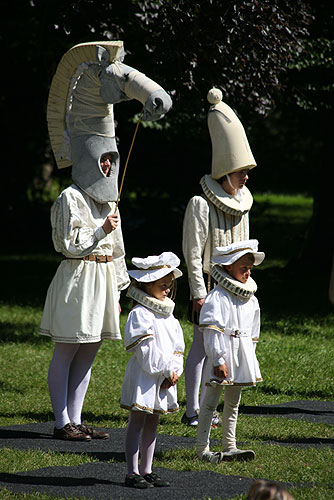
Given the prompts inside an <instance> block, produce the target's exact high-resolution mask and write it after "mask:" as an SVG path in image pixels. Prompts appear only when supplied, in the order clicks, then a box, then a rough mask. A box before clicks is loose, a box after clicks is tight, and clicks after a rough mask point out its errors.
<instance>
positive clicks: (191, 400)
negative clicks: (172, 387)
mask: <svg viewBox="0 0 334 500" xmlns="http://www.w3.org/2000/svg"><path fill="white" fill-rule="evenodd" d="M206 360H207V357H206V354H205V350H204V340H203V333H202V332H201V331H200V329H199V327H198V325H195V324H194V338H193V343H192V345H191V348H190V351H189V353H188V356H187V361H186V364H185V367H184V376H185V383H186V398H187V408H186V415H187V417H189V418H190V417H193V416H194V415H195V414H196V410H198V409H199V408H200V406H201V405H202V401H203V400H204V396H205V392H206V386H205V370H206V367H207V363H206ZM201 380H203V381H204V383H203V384H202V389H201V399H200V401H199V391H200V386H201Z"/></svg>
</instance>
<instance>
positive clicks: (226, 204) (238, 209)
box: [200, 175, 253, 216]
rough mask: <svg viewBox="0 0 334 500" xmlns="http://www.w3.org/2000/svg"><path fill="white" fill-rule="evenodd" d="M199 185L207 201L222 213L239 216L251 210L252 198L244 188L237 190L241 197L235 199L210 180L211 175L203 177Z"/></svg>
mask: <svg viewBox="0 0 334 500" xmlns="http://www.w3.org/2000/svg"><path fill="white" fill-rule="evenodd" d="M200 184H201V186H202V189H203V192H204V194H205V196H206V197H207V198H208V200H210V201H211V203H213V204H214V205H215V206H216V207H217V208H219V210H222V211H223V212H226V213H228V214H230V215H239V216H241V215H244V214H245V213H247V212H249V211H250V209H251V208H252V205H253V196H252V195H251V192H250V191H249V189H248V188H247V187H246V186H244V187H243V188H242V189H240V190H239V193H240V195H241V196H238V197H235V196H232V195H231V194H228V193H226V192H225V191H224V189H223V188H222V186H221V185H220V184H219V183H218V182H217V181H215V180H214V179H212V177H211V175H204V176H203V177H202V179H201V180H200Z"/></svg>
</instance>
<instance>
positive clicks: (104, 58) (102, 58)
mask: <svg viewBox="0 0 334 500" xmlns="http://www.w3.org/2000/svg"><path fill="white" fill-rule="evenodd" d="M96 57H97V60H98V61H99V62H100V63H101V64H103V65H104V66H108V64H109V63H110V60H109V58H110V55H109V52H108V51H107V49H105V48H104V47H102V46H101V45H96Z"/></svg>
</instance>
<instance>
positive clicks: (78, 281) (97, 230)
mask: <svg viewBox="0 0 334 500" xmlns="http://www.w3.org/2000/svg"><path fill="white" fill-rule="evenodd" d="M114 207H115V203H104V204H102V205H100V204H98V203H96V202H95V201H94V200H92V199H91V198H90V197H89V196H88V195H86V194H85V193H84V192H83V191H81V190H80V189H79V188H78V187H77V186H75V185H72V186H70V187H68V188H67V189H65V190H64V191H63V192H62V193H61V194H60V195H59V197H58V198H57V200H56V201H55V203H54V204H53V206H52V208H51V225H52V239H53V243H54V247H55V250H56V251H57V252H60V253H62V254H63V255H64V256H65V257H67V259H65V260H63V261H62V262H61V263H60V265H59V267H58V269H57V272H56V274H55V276H54V278H53V280H52V282H51V284H50V286H49V289H48V292H47V297H46V301H45V306H44V311H43V316H42V320H41V325H40V330H39V333H40V334H41V335H47V336H50V337H51V338H52V340H54V341H55V342H65V343H85V342H87V343H88V342H99V341H100V340H101V339H120V338H121V334H120V329H119V311H118V301H119V295H120V290H123V289H124V288H126V287H127V286H128V284H129V277H128V274H127V272H126V265H125V252H124V244H123V236H122V231H121V227H120V224H119V225H118V227H117V229H116V230H115V231H112V232H111V233H109V234H106V233H105V232H104V231H103V229H102V225H103V223H104V221H105V219H106V217H107V215H110V214H112V213H113V212H114V210H115V208H114ZM90 254H93V255H109V256H113V260H112V261H111V262H107V263H102V262H101V263H97V262H94V261H83V260H80V259H81V257H84V256H86V255H90Z"/></svg>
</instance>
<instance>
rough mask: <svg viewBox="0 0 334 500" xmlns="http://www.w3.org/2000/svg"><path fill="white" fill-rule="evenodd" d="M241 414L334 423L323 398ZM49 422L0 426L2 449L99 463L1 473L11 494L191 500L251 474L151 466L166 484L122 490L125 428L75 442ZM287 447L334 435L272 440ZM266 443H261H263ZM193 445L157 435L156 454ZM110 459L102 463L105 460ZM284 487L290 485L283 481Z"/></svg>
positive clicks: (229, 492)
mask: <svg viewBox="0 0 334 500" xmlns="http://www.w3.org/2000/svg"><path fill="white" fill-rule="evenodd" d="M240 413H242V414H244V415H250V416H254V417H255V416H257V415H262V416H266V417H273V416H275V417H282V418H298V419H305V420H308V421H311V422H321V423H326V424H330V425H334V402H325V401H293V402H289V403H283V404H278V405H265V406H257V407H249V406H247V407H246V406H241V408H240ZM53 425H54V424H53V423H52V422H47V423H36V424H26V425H13V426H7V427H0V448H2V447H8V448H12V449H21V450H27V449H40V450H43V451H52V452H61V453H77V454H80V453H82V452H84V453H87V454H88V455H89V456H91V457H93V458H96V459H97V460H98V462H97V463H88V464H84V465H80V466H78V467H47V468H42V469H38V470H34V471H27V472H21V473H17V474H7V473H0V487H5V488H7V489H9V490H11V491H13V492H15V493H27V494H30V493H33V492H36V491H38V492H41V493H47V494H49V495H56V496H57V497H59V498H64V499H65V498H68V497H72V498H73V497H76V498H81V499H90V500H95V499H96V500H104V499H108V500H109V499H111V498H112V499H124V498H126V499H140V498H148V497H149V498H151V499H152V500H155V499H157V500H160V499H161V500H169V499H171V500H174V499H178V500H183V499H184V500H189V499H203V498H208V497H211V498H221V499H222V500H224V499H229V498H232V497H234V496H237V495H240V494H242V493H246V492H247V491H248V489H249V486H250V484H251V483H252V478H245V477H241V476H240V477H239V476H231V475H228V476H227V475H223V474H218V473H215V472H212V471H210V470H206V471H201V472H198V471H184V472H182V471H181V472H180V471H173V470H167V469H159V468H156V469H155V470H156V471H157V472H158V473H160V474H161V475H162V476H163V477H166V478H167V477H168V479H169V480H170V482H171V487H170V488H161V489H159V488H152V489H150V490H149V491H147V490H146V491H138V490H133V489H131V488H126V487H125V486H124V484H123V481H124V477H125V474H126V464H125V457H124V451H123V450H124V435H125V429H106V430H107V431H108V432H110V439H109V440H105V441H95V440H94V441H91V442H89V443H87V442H86V443H85V442H82V443H75V442H66V441H58V440H54V439H51V436H52V431H53ZM266 443H275V444H278V445H285V446H299V447H309V446H311V447H315V446H324V445H326V446H330V447H332V448H334V439H312V438H309V439H305V440H304V439H301V440H298V441H296V440H291V441H290V440H289V441H270V442H266ZM266 443H264V444H266ZM194 444H195V438H190V437H177V436H169V435H164V434H159V435H158V438H157V446H156V452H157V453H159V452H164V451H166V450H170V449H189V448H192V447H193V446H194ZM111 459H113V460H114V463H112V464H110V463H106V462H107V461H108V460H111ZM284 486H285V487H287V488H291V487H293V486H294V485H292V484H290V485H288V484H285V485H284Z"/></svg>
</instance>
